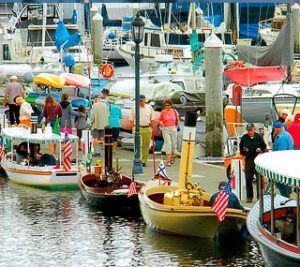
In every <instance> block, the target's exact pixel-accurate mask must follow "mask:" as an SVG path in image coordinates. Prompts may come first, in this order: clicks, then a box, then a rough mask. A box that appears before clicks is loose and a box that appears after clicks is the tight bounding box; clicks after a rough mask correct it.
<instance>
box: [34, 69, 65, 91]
mask: <svg viewBox="0 0 300 267" xmlns="http://www.w3.org/2000/svg"><path fill="white" fill-rule="evenodd" d="M32 80H33V82H34V83H35V84H36V85H42V86H50V87H52V88H58V89H61V88H63V87H64V85H65V78H63V77H61V76H59V75H56V74H52V73H40V74H38V75H36V76H33V77H32Z"/></svg>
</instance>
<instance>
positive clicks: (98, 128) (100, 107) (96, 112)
mask: <svg viewBox="0 0 300 267" xmlns="http://www.w3.org/2000/svg"><path fill="white" fill-rule="evenodd" d="M108 118H109V109H108V105H106V104H105V103H104V102H102V101H98V102H97V103H95V104H94V105H93V106H92V110H91V126H92V136H93V139H94V150H95V151H94V153H93V156H94V157H95V156H97V157H100V156H101V154H100V144H99V139H100V140H102V141H103V138H104V128H105V127H106V126H107V125H108Z"/></svg>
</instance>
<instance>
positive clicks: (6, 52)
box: [2, 44, 11, 60]
mask: <svg viewBox="0 0 300 267" xmlns="http://www.w3.org/2000/svg"><path fill="white" fill-rule="evenodd" d="M2 57H3V60H11V56H10V51H9V46H8V44H4V45H3V55H2Z"/></svg>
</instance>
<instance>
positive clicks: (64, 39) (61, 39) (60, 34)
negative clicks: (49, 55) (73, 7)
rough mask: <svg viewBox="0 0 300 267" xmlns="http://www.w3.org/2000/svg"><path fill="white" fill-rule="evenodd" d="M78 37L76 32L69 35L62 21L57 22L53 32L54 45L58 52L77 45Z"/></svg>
mask: <svg viewBox="0 0 300 267" xmlns="http://www.w3.org/2000/svg"><path fill="white" fill-rule="evenodd" d="M79 42H80V35H79V33H78V32H76V33H74V34H72V35H70V34H69V32H68V29H67V28H66V26H65V24H64V22H63V21H59V22H58V25H57V28H56V31H55V44H56V47H57V49H58V50H60V49H61V48H62V49H66V48H69V47H72V46H74V45H77V44H79Z"/></svg>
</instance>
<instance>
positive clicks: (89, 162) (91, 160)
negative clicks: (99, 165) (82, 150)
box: [85, 148, 93, 168]
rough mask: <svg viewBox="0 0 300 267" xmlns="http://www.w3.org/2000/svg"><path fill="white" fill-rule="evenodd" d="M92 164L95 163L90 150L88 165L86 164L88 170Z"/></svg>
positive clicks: (87, 158)
mask: <svg viewBox="0 0 300 267" xmlns="http://www.w3.org/2000/svg"><path fill="white" fill-rule="evenodd" d="M92 163H93V157H92V153H91V149H90V148H88V152H87V155H86V163H85V165H86V168H90V166H91V165H92Z"/></svg>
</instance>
